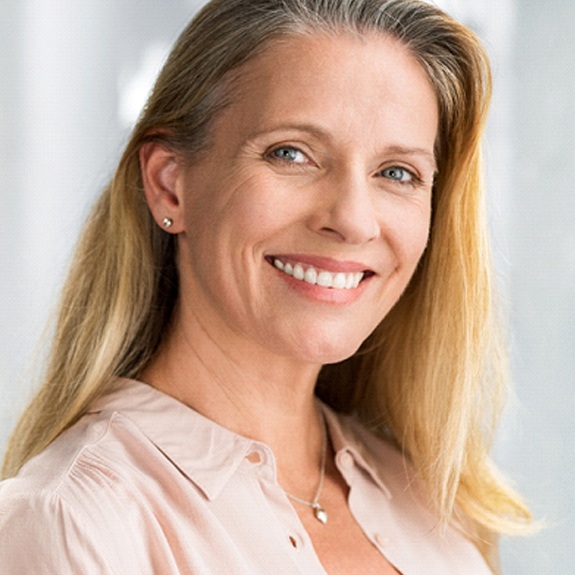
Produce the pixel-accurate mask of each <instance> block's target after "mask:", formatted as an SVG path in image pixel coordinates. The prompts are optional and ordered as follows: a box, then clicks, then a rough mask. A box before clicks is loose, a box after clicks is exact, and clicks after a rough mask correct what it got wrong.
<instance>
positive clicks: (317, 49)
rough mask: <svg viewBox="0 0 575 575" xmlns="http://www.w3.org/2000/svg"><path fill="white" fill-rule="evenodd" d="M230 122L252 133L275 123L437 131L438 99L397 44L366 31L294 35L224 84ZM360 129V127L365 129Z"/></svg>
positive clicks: (275, 43) (272, 43) (268, 47)
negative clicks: (422, 123) (428, 124)
mask: <svg viewBox="0 0 575 575" xmlns="http://www.w3.org/2000/svg"><path fill="white" fill-rule="evenodd" d="M229 87H230V88H231V90H230V92H229V95H230V100H231V106H232V107H233V108H235V112H236V114H235V116H236V118H235V119H236V121H242V122H243V123H245V124H249V125H251V126H252V127H253V128H254V129H255V128H256V127H257V126H258V125H260V124H262V123H266V122H269V121H272V120H274V119H279V118H280V117H282V118H285V119H286V120H287V119H290V121H294V122H297V121H300V120H301V121H304V120H309V119H310V116H315V117H316V118H317V120H318V122H320V121H321V119H322V118H323V119H324V120H325V121H329V122H331V123H332V124H333V123H334V122H338V121H340V122H342V123H343V124H347V125H350V126H351V125H352V124H353V123H354V120H356V121H357V122H361V121H363V122H364V123H365V120H366V118H371V120H370V122H369V123H370V125H371V126H372V127H373V128H374V129H377V128H380V127H381V126H383V125H387V126H391V125H396V124H398V123H400V122H403V123H404V128H406V129H407V128H408V127H410V126H411V127H413V128H416V127H417V122H418V119H421V118H422V117H424V116H425V118H426V120H427V121H429V120H431V121H432V122H433V123H434V125H435V128H436V127H437V116H438V111H437V98H436V95H435V90H434V88H433V86H432V84H431V82H430V80H429V78H428V76H427V74H426V72H425V70H424V69H423V67H422V66H421V65H420V63H419V62H418V61H417V59H416V58H415V57H414V56H413V55H412V53H411V52H410V51H409V50H408V49H407V48H406V46H405V45H404V44H403V43H401V42H400V41H399V40H397V39H395V38H392V37H389V36H386V35H383V34H381V33H375V32H370V33H367V34H364V35H362V36H359V35H358V34H353V33H350V32H338V33H326V32H317V33H310V34H301V35H300V34H297V35H296V34H294V35H288V36H281V37H279V38H275V39H273V40H271V41H269V42H268V43H267V44H266V45H265V46H264V47H263V48H262V50H260V51H259V52H258V54H257V55H256V56H254V57H253V58H252V59H251V60H250V61H248V62H247V63H246V64H244V65H243V66H241V67H240V68H238V69H237V70H236V71H235V73H234V74H233V77H232V79H231V81H230V84H229ZM364 128H365V126H364Z"/></svg>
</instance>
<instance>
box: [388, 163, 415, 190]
mask: <svg viewBox="0 0 575 575" xmlns="http://www.w3.org/2000/svg"><path fill="white" fill-rule="evenodd" d="M390 171H401V172H404V173H405V174H407V175H408V176H409V178H410V179H409V180H408V181H402V180H398V179H396V178H393V177H386V176H384V173H385V172H390ZM378 174H380V175H381V176H382V177H384V178H386V179H388V180H389V181H391V182H393V183H394V184H398V185H400V186H411V187H414V186H417V185H420V184H422V183H423V182H422V180H421V178H420V177H419V176H418V175H417V174H416V173H414V172H413V171H412V170H408V169H407V168H404V167H403V166H388V167H387V168H383V169H381V170H380V171H379V172H378Z"/></svg>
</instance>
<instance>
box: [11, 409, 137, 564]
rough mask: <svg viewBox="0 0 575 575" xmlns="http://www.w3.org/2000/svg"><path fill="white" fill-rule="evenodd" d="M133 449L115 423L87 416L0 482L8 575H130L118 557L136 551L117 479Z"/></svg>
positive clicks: (112, 417) (128, 506)
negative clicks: (35, 574)
mask: <svg viewBox="0 0 575 575" xmlns="http://www.w3.org/2000/svg"><path fill="white" fill-rule="evenodd" d="M138 442H142V441H141V439H140V438H139V437H138V431H137V429H136V428H134V427H133V426H132V425H131V424H130V422H129V420H126V419H125V418H123V417H122V416H121V415H118V414H114V413H112V414H101V413H98V414H91V415H87V416H85V417H84V418H82V419H81V420H80V421H79V422H78V423H77V424H76V425H74V426H73V427H71V428H70V429H69V430H67V431H66V432H65V433H64V434H62V435H61V436H60V437H59V438H58V439H56V440H55V441H54V442H53V443H52V444H51V445H50V446H49V447H48V448H47V449H45V450H44V451H43V452H42V453H40V454H39V455H38V456H36V457H35V458H33V459H32V460H30V461H29V462H28V463H27V464H26V465H25V466H24V467H23V468H22V470H21V472H20V473H19V474H18V476H16V477H14V478H11V479H8V480H5V481H3V482H1V483H0V564H2V565H4V566H10V568H11V570H9V572H11V573H16V572H18V573H20V572H22V573H23V572H28V573H33V572H38V568H39V566H40V565H43V567H42V572H60V573H64V572H65V573H72V572H77V573H80V572H81V573H103V572H105V573H120V572H136V571H134V570H133V569H136V568H137V566H136V565H129V566H126V565H123V562H124V561H125V560H126V557H128V554H126V553H125V549H126V548H130V547H133V546H139V545H140V543H139V542H138V541H136V540H133V539H132V538H131V533H134V532H135V530H131V529H130V523H131V522H132V521H135V522H137V514H135V513H134V509H135V506H134V501H135V499H134V497H133V496H132V495H133V493H132V492H131V491H132V489H131V483H130V481H126V480H125V479H123V476H125V475H129V474H130V459H131V458H133V457H134V455H135V451H136V449H135V446H136V444H137V443H138ZM142 443H143V442H142ZM30 549H34V553H30V552H29V550H30ZM137 555H141V554H138V553H135V554H133V555H132V556H133V557H136V556H137ZM127 568H129V569H132V571H129V570H128V571H126V570H125V569H127ZM46 569H48V571H46ZM122 569H124V570H122ZM139 572H141V573H145V570H144V571H139Z"/></svg>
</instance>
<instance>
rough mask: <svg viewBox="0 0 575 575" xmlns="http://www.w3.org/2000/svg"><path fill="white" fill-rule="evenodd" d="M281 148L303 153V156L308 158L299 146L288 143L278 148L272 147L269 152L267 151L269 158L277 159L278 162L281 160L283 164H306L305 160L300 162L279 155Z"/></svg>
mask: <svg viewBox="0 0 575 575" xmlns="http://www.w3.org/2000/svg"><path fill="white" fill-rule="evenodd" d="M281 150H286V151H287V150H289V151H290V152H293V153H295V154H301V155H302V156H303V158H305V160H307V159H308V158H307V155H306V154H305V153H304V152H302V151H301V150H300V149H299V148H296V147H295V146H288V145H284V146H277V147H276V148H272V149H271V150H270V151H269V152H267V153H266V156H267V157H268V158H270V159H271V160H275V161H277V162H281V163H282V164H285V165H290V166H301V165H303V164H305V163H306V162H305V161H302V162H298V161H295V160H293V159H286V158H283V157H280V156H277V155H276V154H277V153H278V152H280V151H281Z"/></svg>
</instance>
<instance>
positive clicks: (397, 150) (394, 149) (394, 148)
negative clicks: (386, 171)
mask: <svg viewBox="0 0 575 575" xmlns="http://www.w3.org/2000/svg"><path fill="white" fill-rule="evenodd" d="M282 130H286V131H289V130H291V131H294V132H306V133H308V134H311V135H312V136H314V137H315V138H318V139H320V140H327V141H330V140H333V138H332V136H331V135H330V134H329V133H328V132H327V131H326V130H324V129H323V128H321V127H320V126H317V125H315V124H305V123H303V124H299V123H293V124H292V123H287V124H278V125H277V126H270V127H268V128H264V129H262V130H258V131H257V132H253V133H251V134H249V135H248V137H247V138H246V141H253V140H257V139H258V138H261V137H263V136H265V135H268V134H273V133H274V132H280V131H282ZM384 152H385V153H386V154H394V155H399V156H411V155H416V156H420V157H422V158H423V159H424V160H425V161H427V162H428V163H429V164H430V165H431V167H432V169H433V171H434V172H436V171H437V160H436V158H435V154H434V153H433V152H430V151H429V150H427V149H426V148H420V147H417V146H414V147H411V146H402V145H399V144H392V145H390V146H387V147H386V148H385V150H384Z"/></svg>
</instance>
